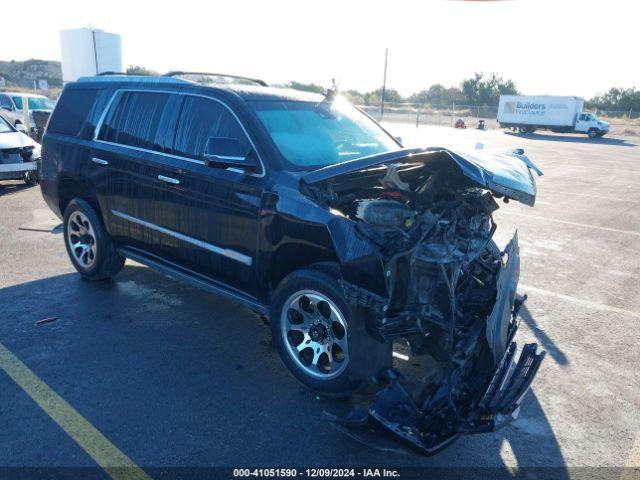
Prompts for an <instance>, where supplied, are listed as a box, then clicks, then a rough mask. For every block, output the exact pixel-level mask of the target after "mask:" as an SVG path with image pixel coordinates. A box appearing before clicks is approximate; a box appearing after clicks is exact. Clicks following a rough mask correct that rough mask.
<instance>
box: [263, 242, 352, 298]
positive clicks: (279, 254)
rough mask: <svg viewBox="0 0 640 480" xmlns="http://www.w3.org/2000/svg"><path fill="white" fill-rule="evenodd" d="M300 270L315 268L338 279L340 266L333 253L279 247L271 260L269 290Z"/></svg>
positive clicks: (303, 246)
mask: <svg viewBox="0 0 640 480" xmlns="http://www.w3.org/2000/svg"><path fill="white" fill-rule="evenodd" d="M301 268H315V269H317V270H320V271H322V272H324V273H327V274H329V275H331V276H332V277H335V278H339V277H340V265H339V263H338V259H337V257H336V256H335V255H334V254H333V252H328V251H327V250H324V249H320V248H316V247H311V246H309V245H287V246H283V247H280V248H279V249H278V250H277V251H276V253H275V254H274V255H273V256H272V258H271V270H270V275H269V282H270V285H271V290H272V291H273V290H275V288H276V286H277V285H278V283H280V281H281V280H282V279H283V278H284V277H286V276H287V275H289V274H290V273H291V272H294V271H296V270H300V269H301Z"/></svg>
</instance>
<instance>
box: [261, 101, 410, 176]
mask: <svg viewBox="0 0 640 480" xmlns="http://www.w3.org/2000/svg"><path fill="white" fill-rule="evenodd" d="M250 103H251V105H252V106H253V108H254V110H255V112H256V114H257V115H258V118H259V119H260V121H261V122H262V123H263V124H264V126H265V127H266V128H267V130H268V131H269V134H270V135H271V138H272V139H273V141H274V143H275V144H276V146H277V147H278V150H280V153H282V155H283V156H284V157H285V158H286V160H287V161H288V162H289V163H290V164H291V167H292V168H293V169H295V170H310V169H313V168H320V167H323V166H326V165H332V164H334V163H340V162H344V161H346V160H352V159H355V158H360V157H366V156H369V155H374V154H377V153H384V152H390V151H393V150H399V149H400V147H399V146H398V144H397V143H396V142H395V141H394V140H393V138H391V137H390V136H389V135H388V134H387V133H386V132H385V131H384V130H383V129H382V128H380V126H378V125H377V124H376V123H375V122H374V121H373V120H371V119H370V118H369V117H367V116H366V115H365V114H363V113H362V112H360V111H359V110H358V109H356V108H355V107H353V106H352V105H350V104H349V103H348V102H346V101H344V100H341V99H337V100H336V101H335V102H333V103H328V102H321V103H313V102H294V101H276V102H271V101H268V102H263V101H255V102H250Z"/></svg>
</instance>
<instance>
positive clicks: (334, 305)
mask: <svg viewBox="0 0 640 480" xmlns="http://www.w3.org/2000/svg"><path fill="white" fill-rule="evenodd" d="M359 310H360V309H359V308H354V309H352V308H350V305H349V303H348V302H347V300H346V298H345V296H344V292H343V291H342V288H341V286H340V284H339V282H338V281H337V279H336V278H333V277H332V276H331V275H329V274H328V273H325V272H321V271H318V270H314V269H312V268H306V269H302V270H297V271H295V272H293V273H291V274H289V275H288V276H287V277H286V278H285V279H284V280H282V281H281V282H280V284H279V285H278V287H277V288H276V291H275V293H274V296H273V303H272V310H271V315H270V325H271V333H272V335H273V341H274V343H275V345H276V348H277V349H278V353H279V354H280V357H281V358H282V361H283V363H284V364H285V366H286V367H287V369H288V370H289V371H290V372H291V374H292V375H293V376H294V377H295V378H296V379H297V380H298V381H300V383H302V384H303V385H304V386H306V387H307V388H309V389H311V390H313V391H314V392H317V393H319V394H322V395H326V396H332V397H345V396H348V395H350V394H352V393H354V392H355V391H357V390H358V389H359V388H360V387H362V386H364V385H365V384H366V383H367V381H368V380H370V379H371V378H372V377H375V376H377V375H378V374H379V373H380V372H381V371H382V370H385V369H388V368H391V365H392V350H391V347H392V344H391V342H380V341H378V340H376V339H374V338H373V337H372V336H371V335H370V334H369V333H368V332H367V331H366V328H365V318H364V314H363V312H362V311H359ZM305 345H308V346H305Z"/></svg>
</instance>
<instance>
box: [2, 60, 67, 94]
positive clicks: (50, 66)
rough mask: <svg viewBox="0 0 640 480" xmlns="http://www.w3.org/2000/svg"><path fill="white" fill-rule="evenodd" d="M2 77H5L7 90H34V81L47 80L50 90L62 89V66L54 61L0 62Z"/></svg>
mask: <svg viewBox="0 0 640 480" xmlns="http://www.w3.org/2000/svg"><path fill="white" fill-rule="evenodd" d="M0 77H4V79H5V81H6V83H7V88H11V87H21V88H25V89H33V81H34V80H46V81H47V82H48V83H49V88H52V89H59V88H62V66H61V64H60V62H56V61H53V60H35V59H31V60H25V61H22V62H17V61H15V60H11V61H2V60H0Z"/></svg>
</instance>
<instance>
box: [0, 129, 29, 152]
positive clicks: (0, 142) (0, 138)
mask: <svg viewBox="0 0 640 480" xmlns="http://www.w3.org/2000/svg"><path fill="white" fill-rule="evenodd" d="M34 145H35V142H34V141H33V140H31V139H30V138H29V137H27V136H26V135H25V134H24V133H22V132H5V133H0V150H4V149H5V148H22V147H32V146H34Z"/></svg>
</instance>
